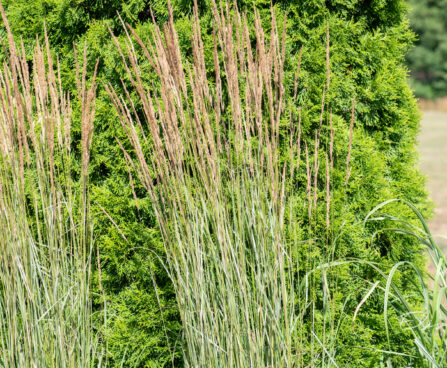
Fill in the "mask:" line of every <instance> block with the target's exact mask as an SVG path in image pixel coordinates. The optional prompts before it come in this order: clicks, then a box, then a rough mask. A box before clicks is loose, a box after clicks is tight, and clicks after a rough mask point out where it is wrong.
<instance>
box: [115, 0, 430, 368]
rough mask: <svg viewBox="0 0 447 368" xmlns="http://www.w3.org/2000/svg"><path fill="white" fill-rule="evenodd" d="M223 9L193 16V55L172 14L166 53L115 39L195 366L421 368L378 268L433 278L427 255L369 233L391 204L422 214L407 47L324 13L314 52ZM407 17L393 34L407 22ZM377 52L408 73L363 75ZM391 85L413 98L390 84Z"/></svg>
mask: <svg viewBox="0 0 447 368" xmlns="http://www.w3.org/2000/svg"><path fill="white" fill-rule="evenodd" d="M395 5H396V4H395ZM397 5H398V4H397ZM211 9H212V15H211V16H208V15H206V14H205V15H204V16H203V18H201V20H200V19H199V15H198V9H197V8H195V10H194V19H193V21H192V27H191V30H192V32H190V33H189V35H190V42H189V43H188V45H189V47H186V46H184V45H183V44H182V41H181V40H182V35H181V34H180V33H177V30H176V27H175V25H174V20H173V17H172V13H171V15H170V17H169V21H168V23H167V25H166V26H165V27H164V28H163V30H164V32H163V34H161V31H160V29H159V28H158V27H157V26H155V29H154V30H153V36H152V37H153V40H152V41H148V42H145V41H142V39H141V38H140V37H139V36H138V31H135V30H133V29H130V31H129V32H132V33H133V37H134V38H135V39H136V43H137V44H138V45H139V47H137V46H136V45H133V41H132V38H131V37H130V36H129V35H128V40H127V42H125V43H124V44H123V46H121V45H120V43H119V41H118V39H114V41H115V43H116V46H117V48H118V50H119V51H120V54H121V56H122V59H123V62H124V63H125V66H126V70H127V78H128V80H129V81H130V85H131V88H132V90H133V94H132V95H130V94H129V93H128V92H127V89H126V94H125V95H124V97H120V96H119V94H117V93H116V91H115V89H114V88H113V86H111V85H109V86H108V87H107V91H108V93H109V95H110V97H111V99H112V101H113V104H114V106H115V108H116V110H117V111H118V114H119V117H120V120H121V123H122V124H123V127H124V130H125V131H126V133H127V136H128V139H129V141H130V143H131V148H128V149H127V150H126V148H124V147H122V149H123V152H124V156H125V157H126V159H127V161H128V166H129V167H132V168H133V170H134V172H136V173H137V174H138V176H139V179H140V181H141V183H143V185H144V187H145V188H146V190H147V191H148V193H149V195H150V198H151V201H152V203H153V205H154V209H155V212H156V215H157V219H158V223H159V226H160V229H161V232H162V237H163V240H164V244H165V250H166V256H167V261H166V262H167V268H168V273H169V275H170V277H171V279H172V280H173V284H174V288H175V292H176V297H177V302H178V305H179V310H180V316H181V320H182V324H183V330H184V334H185V345H184V349H185V354H184V357H185V359H186V364H187V365H192V366H201V365H204V364H209V365H210V366H219V364H222V362H226V364H228V366H234V365H238V366H239V365H240V366H246V365H249V362H256V363H255V365H267V366H268V365H272V366H290V365H292V366H293V365H297V366H300V365H307V364H323V365H324V364H337V363H338V364H340V365H342V366H353V367H354V366H359V364H363V365H364V364H366V365H371V366H375V365H378V364H381V363H384V362H387V364H396V365H402V364H413V363H414V361H413V360H414V359H413V358H414V354H413V352H414V350H413V349H414V348H413V345H412V343H411V340H409V333H406V332H405V331H404V330H403V329H401V328H399V325H398V323H399V318H398V316H394V318H393V316H388V319H385V320H384V318H383V305H384V301H383V297H382V296H381V294H380V293H374V291H375V289H376V288H377V286H378V284H377V283H374V284H373V283H372V280H374V278H375V276H377V275H376V274H375V272H374V267H370V265H371V264H375V265H376V267H379V268H384V269H386V268H387V267H389V266H391V265H392V264H393V263H395V262H396V261H403V260H405V261H410V262H414V263H416V264H417V263H418V262H421V256H420V255H419V254H420V252H421V248H420V246H419V245H417V243H415V242H412V241H411V240H410V239H403V240H402V239H401V241H400V242H399V241H398V240H397V239H395V238H393V237H391V236H390V235H389V234H384V233H381V232H375V229H374V228H367V229H366V231H365V229H364V228H363V227H362V226H360V227H359V226H357V225H356V223H357V222H359V221H360V220H361V219H362V218H363V217H364V216H366V214H367V212H368V210H369V209H370V208H372V207H373V206H374V203H375V202H376V201H380V200H383V199H386V198H388V197H408V198H411V200H412V201H414V202H419V204H420V205H422V206H424V198H425V197H424V190H423V186H422V181H421V179H420V178H419V177H418V173H417V170H416V169H415V166H414V164H415V161H414V160H415V153H414V139H415V134H416V128H417V116H418V115H417V111H416V107H415V104H414V99H413V98H412V96H411V93H410V91H409V90H408V88H407V87H406V84H405V69H404V68H403V67H402V66H401V62H402V50H403V48H402V46H401V45H399V44H398V43H397V41H398V40H399V39H398V38H394V39H391V40H387V37H386V36H384V35H382V36H381V37H380V38H379V39H376V37H377V33H380V31H382V32H387V31H389V30H388V29H387V27H386V26H385V25H384V26H383V28H379V27H378V26H377V24H375V22H372V21H371V23H368V22H366V21H365V24H363V25H364V28H363V29H361V27H360V24H361V23H360V24H359V23H355V22H354V23H353V24H354V25H352V24H350V23H344V22H342V21H341V19H340V18H339V17H336V16H335V15H329V14H327V13H322V14H321V24H320V25H319V26H315V27H314V28H313V29H312V31H310V30H309V29H308V30H306V29H301V30H300V31H301V35H304V36H302V37H306V36H307V39H306V41H304V40H303V41H300V39H299V37H298V36H296V33H293V34H294V35H295V36H296V38H294V37H290V38H289V37H288V36H287V35H288V32H290V31H291V30H294V27H297V26H298V25H297V24H296V23H294V19H295V18H292V20H291V25H289V23H288V22H287V20H286V16H285V15H284V13H282V12H281V11H279V10H278V12H277V15H278V17H276V16H275V11H274V10H272V11H271V12H269V13H267V12H265V13H264V15H263V18H261V15H260V14H261V12H258V11H257V10H256V9H255V11H254V13H242V14H241V13H239V12H238V10H237V8H236V7H231V6H229V5H228V4H225V5H224V6H223V8H218V7H217V6H216V5H215V4H213V5H212V6H211ZM309 9H311V8H307V7H305V6H303V9H301V10H302V11H305V10H307V11H308V10H309ZM398 9H399V7H397V8H395V9H394V10H396V14H395V17H394V18H393V19H389V18H387V19H384V22H385V20H386V21H387V22H390V24H391V22H392V21H394V22H397V21H398V20H399V13H398V12H397V10H398ZM289 10H293V8H290V9H289ZM313 10H314V11H315V12H316V15H318V12H317V11H316V9H313ZM387 11H390V9H387ZM360 14H361V13H360ZM289 16H290V14H289ZM317 18H318V17H317ZM211 19H212V22H211ZM297 19H298V18H297ZM299 19H301V18H299ZM359 19H362V17H361V16H360V15H359ZM262 20H264V23H263V22H262ZM295 21H296V19H295ZM313 21H315V19H313ZM359 22H360V21H359ZM376 22H377V23H380V22H378V20H377V19H376ZM387 22H385V23H387ZM211 24H214V26H213V27H212V28H211V26H210V25H211ZM388 25H389V24H387V26H388ZM401 27H402V28H401V31H402V34H401V36H402V40H401V41H403V40H404V38H403V35H404V34H405V33H404V30H405V26H404V25H402V24H401ZM179 29H182V28H181V26H180V27H179ZM278 29H282V30H283V32H279V31H278ZM298 29H299V27H298ZM360 29H361V30H360ZM365 29H368V30H369V29H373V30H374V33H373V34H371V36H370V37H367V36H365V33H364V32H365ZM389 32H392V34H394V35H395V36H396V37H397V35H398V32H397V30H396V29H394V30H393V31H389ZM393 32H394V33H393ZM298 34H299V33H298ZM390 38H391V37H390ZM179 40H180V41H179ZM378 40H380V41H381V42H383V41H384V40H386V41H389V43H388V44H387V43H385V44H375V42H374V41H376V42H377V43H378ZM393 41H394V44H393ZM300 44H301V45H300ZM362 44H363V45H369V46H370V47H372V49H373V50H374V49H375V48H376V49H378V50H382V48H383V50H384V51H385V50H388V51H390V52H391V54H392V52H394V56H395V58H394V60H393V62H391V63H390V61H389V60H386V61H383V60H382V59H381V58H377V60H376V61H377V70H374V72H371V71H363V70H362V69H361V68H364V67H365V66H366V65H368V62H369V64H370V65H369V67H370V68H372V66H374V57H373V55H371V54H370V55H369V56H368V57H366V56H365V59H362V56H363V55H362V51H363V50H359V48H360V46H359V45H362ZM297 45H300V47H297ZM182 46H184V47H182ZM350 46H351V48H350ZM182 51H183V52H185V53H186V52H187V51H189V53H190V54H191V55H192V57H191V58H190V59H188V58H187V57H182ZM342 52H343V54H342ZM139 53H140V54H143V55H144V56H143V57H140V56H139V55H140V54H139ZM364 53H365V55H367V52H366V51H364ZM350 56H351V57H352V59H351V58H350ZM389 56H391V55H389ZM381 60H382V61H381ZM388 67H389V68H390V69H387V68H388ZM141 70H154V71H155V74H156V75H155V78H153V77H152V79H151V80H148V79H146V78H147V77H146V76H145V75H144V73H141ZM392 71H393V72H394V75H392V76H391V79H390V80H389V81H393V83H394V84H396V85H397V89H394V88H396V87H395V85H394V84H392V83H389V84H387V81H385V80H383V79H384V78H385V77H387V78H389V77H390V73H391V72H392ZM399 71H400V75H398V73H397V72H399ZM362 72H363V73H362ZM377 78H379V79H377ZM375 93H378V95H376V94H375ZM381 94H385V95H386V96H387V99H386V100H379V99H378V96H381ZM389 103H391V104H389ZM399 104H401V106H402V107H405V108H407V110H405V109H403V110H402V111H399V110H398V108H397V107H398V106H399ZM136 105H139V106H141V107H142V113H141V114H139V113H138V111H137V110H136V109H135V106H136ZM380 105H381V108H379V106H380ZM387 108H388V109H389V110H387ZM375 114H377V115H376V116H375ZM388 119H390V120H388ZM399 119H402V120H399ZM142 121H145V122H146V123H147V128H145V127H143V125H142ZM396 121H399V122H400V124H401V125H400V126H399V129H398V128H397V127H396V126H395V125H394V123H395V122H396ZM400 129H402V130H401V131H400ZM120 145H121V143H120ZM129 152H130V153H129ZM131 155H133V157H134V159H132V156H131ZM405 166H406V167H405ZM133 170H130V175H131V173H132V172H133ZM418 178H419V179H418ZM410 181H411V183H412V187H410V184H409V182H410ZM416 184H419V187H417V185H416ZM394 210H395V211H399V212H401V213H405V211H406V210H405V209H404V208H401V207H398V206H396V207H395V208H394ZM373 233H374V235H373V241H371V234H373ZM267 234H268V235H267ZM355 259H360V260H361V262H355V261H354V260H355ZM365 261H367V262H365ZM372 262H373V263H372ZM333 266H337V267H333ZM407 272H408V270H407ZM233 273H234V274H233ZM272 275H273V276H272ZM411 281H412V276H410V274H409V273H406V270H405V269H403V270H402V272H401V273H400V277H398V278H396V279H395V282H396V283H397V284H398V285H399V286H400V287H403V288H406V291H407V292H408V293H411V290H412V288H411ZM371 286H373V287H371ZM378 290H380V288H378ZM413 302H414V303H415V304H417V299H415V300H413ZM360 309H361V313H359V311H360ZM388 323H390V326H389V325H388ZM385 324H386V325H385ZM227 328H228V331H227V330H226V329H227ZM390 330H391V331H392V332H391V337H390V333H389V331H390ZM346 347H349V349H348V350H347V349H346ZM335 362H337V363H335Z"/></svg>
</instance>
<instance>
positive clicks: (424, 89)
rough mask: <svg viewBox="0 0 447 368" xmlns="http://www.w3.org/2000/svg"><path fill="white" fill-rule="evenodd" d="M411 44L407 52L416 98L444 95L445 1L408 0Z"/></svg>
mask: <svg viewBox="0 0 447 368" xmlns="http://www.w3.org/2000/svg"><path fill="white" fill-rule="evenodd" d="M408 3H409V5H410V8H411V12H410V20H411V28H412V29H413V31H414V32H415V33H416V35H417V36H416V42H415V47H414V48H413V49H412V50H411V51H410V52H409V53H408V56H407V62H408V67H409V68H410V70H411V82H412V87H413V88H414V90H415V94H416V95H417V96H418V97H423V98H429V99H432V98H436V97H441V96H445V95H447V1H446V0H419V1H418V0H409V1H408Z"/></svg>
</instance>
